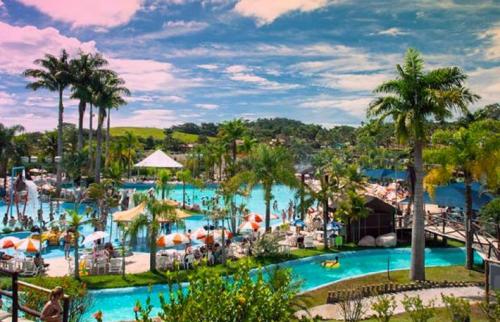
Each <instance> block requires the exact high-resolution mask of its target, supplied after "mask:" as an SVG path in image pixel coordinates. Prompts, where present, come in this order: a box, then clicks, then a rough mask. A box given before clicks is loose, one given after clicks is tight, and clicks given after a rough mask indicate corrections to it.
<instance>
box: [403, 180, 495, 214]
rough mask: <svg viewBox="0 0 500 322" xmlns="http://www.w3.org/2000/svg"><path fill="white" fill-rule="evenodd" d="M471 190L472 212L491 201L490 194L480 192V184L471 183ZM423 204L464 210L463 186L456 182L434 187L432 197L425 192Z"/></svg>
mask: <svg viewBox="0 0 500 322" xmlns="http://www.w3.org/2000/svg"><path fill="white" fill-rule="evenodd" d="M471 188H472V189H471V190H472V209H473V210H479V209H481V208H482V207H483V206H484V205H486V204H487V203H488V202H490V201H491V200H492V199H493V196H492V195H491V194H489V193H487V192H483V191H482V187H481V184H480V183H478V182H474V183H472V185H471ZM405 202H408V200H403V203H405ZM424 202H425V203H430V204H437V205H438V206H440V207H458V208H461V209H463V210H465V184H463V183H461V182H458V183H450V184H449V185H446V186H439V187H436V190H435V192H434V196H433V197H431V196H429V194H428V193H427V192H425V194H424Z"/></svg>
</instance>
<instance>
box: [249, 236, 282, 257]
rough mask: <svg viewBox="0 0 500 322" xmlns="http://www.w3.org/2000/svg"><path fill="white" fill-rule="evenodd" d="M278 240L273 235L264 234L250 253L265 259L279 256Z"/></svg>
mask: <svg viewBox="0 0 500 322" xmlns="http://www.w3.org/2000/svg"><path fill="white" fill-rule="evenodd" d="M279 246H280V245H279V240H278V237H277V236H275V235H273V234H265V235H264V236H262V238H260V239H259V240H257V241H256V242H255V243H254V244H253V249H252V253H253V254H255V255H256V256H260V257H267V256H271V257H272V256H276V255H278V254H279Z"/></svg>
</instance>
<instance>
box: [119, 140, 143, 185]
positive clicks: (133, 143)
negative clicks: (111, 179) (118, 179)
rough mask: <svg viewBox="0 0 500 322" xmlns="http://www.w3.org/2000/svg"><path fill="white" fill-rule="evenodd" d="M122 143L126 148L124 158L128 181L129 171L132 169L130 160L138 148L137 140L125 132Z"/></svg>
mask: <svg viewBox="0 0 500 322" xmlns="http://www.w3.org/2000/svg"><path fill="white" fill-rule="evenodd" d="M122 140H123V143H124V145H125V148H126V151H127V152H126V157H127V178H129V179H130V175H131V169H132V160H133V158H134V156H135V151H136V150H137V147H138V146H139V139H138V138H137V136H136V135H135V134H134V133H132V132H130V131H126V132H125V135H124V136H123V137H122Z"/></svg>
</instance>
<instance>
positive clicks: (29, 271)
mask: <svg viewBox="0 0 500 322" xmlns="http://www.w3.org/2000/svg"><path fill="white" fill-rule="evenodd" d="M20 274H21V276H35V275H38V267H36V265H35V262H34V261H33V260H32V259H31V260H26V261H24V263H23V267H22V270H21V272H20Z"/></svg>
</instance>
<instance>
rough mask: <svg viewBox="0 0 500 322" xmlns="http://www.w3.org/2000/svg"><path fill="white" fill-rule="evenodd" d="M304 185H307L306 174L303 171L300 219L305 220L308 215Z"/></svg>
mask: <svg viewBox="0 0 500 322" xmlns="http://www.w3.org/2000/svg"><path fill="white" fill-rule="evenodd" d="M304 186H305V175H304V174H303V173H302V174H301V175H300V220H302V221H304V218H305V216H306V212H305V207H304V193H305V192H304Z"/></svg>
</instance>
